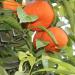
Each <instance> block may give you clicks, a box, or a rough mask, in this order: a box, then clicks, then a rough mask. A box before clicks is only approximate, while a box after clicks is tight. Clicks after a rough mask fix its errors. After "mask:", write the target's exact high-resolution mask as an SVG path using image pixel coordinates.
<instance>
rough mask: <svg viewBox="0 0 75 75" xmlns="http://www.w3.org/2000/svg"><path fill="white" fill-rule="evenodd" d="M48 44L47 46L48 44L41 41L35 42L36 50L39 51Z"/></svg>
mask: <svg viewBox="0 0 75 75" xmlns="http://www.w3.org/2000/svg"><path fill="white" fill-rule="evenodd" d="M48 44H49V42H46V41H42V40H39V39H37V40H36V47H37V49H39V48H41V47H44V46H47V45H48Z"/></svg>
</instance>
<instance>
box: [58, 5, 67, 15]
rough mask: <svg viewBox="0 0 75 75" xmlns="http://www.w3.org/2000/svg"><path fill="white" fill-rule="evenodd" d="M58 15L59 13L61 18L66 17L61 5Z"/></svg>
mask: <svg viewBox="0 0 75 75" xmlns="http://www.w3.org/2000/svg"><path fill="white" fill-rule="evenodd" d="M59 13H60V15H61V16H66V15H67V13H66V11H65V9H64V7H63V6H62V5H61V6H59Z"/></svg>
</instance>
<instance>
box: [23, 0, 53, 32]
mask: <svg viewBox="0 0 75 75" xmlns="http://www.w3.org/2000/svg"><path fill="white" fill-rule="evenodd" d="M24 11H25V12H26V13H27V14H29V15H36V16H38V20H36V21H35V22H32V23H30V24H29V25H28V28H29V29H31V30H33V31H35V30H36V31H40V29H39V28H38V26H40V25H41V26H44V27H45V28H48V27H49V26H50V25H51V23H52V22H53V19H54V11H53V9H52V6H51V5H49V4H48V2H47V1H43V0H36V1H35V2H33V3H29V4H27V5H26V7H25V8H24Z"/></svg>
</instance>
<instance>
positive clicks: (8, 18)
mask: <svg viewBox="0 0 75 75" xmlns="http://www.w3.org/2000/svg"><path fill="white" fill-rule="evenodd" d="M0 21H3V22H4V23H6V24H8V25H9V26H10V27H13V28H15V29H19V30H22V27H21V25H20V24H19V23H18V22H17V20H16V19H15V18H13V17H11V16H4V17H0Z"/></svg>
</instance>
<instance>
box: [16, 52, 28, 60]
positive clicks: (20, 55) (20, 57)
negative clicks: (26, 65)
mask: <svg viewBox="0 0 75 75" xmlns="http://www.w3.org/2000/svg"><path fill="white" fill-rule="evenodd" d="M17 55H18V58H19V60H20V61H22V60H23V59H24V58H25V57H27V55H26V54H25V53H24V52H21V51H19V52H18V54H17Z"/></svg>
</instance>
